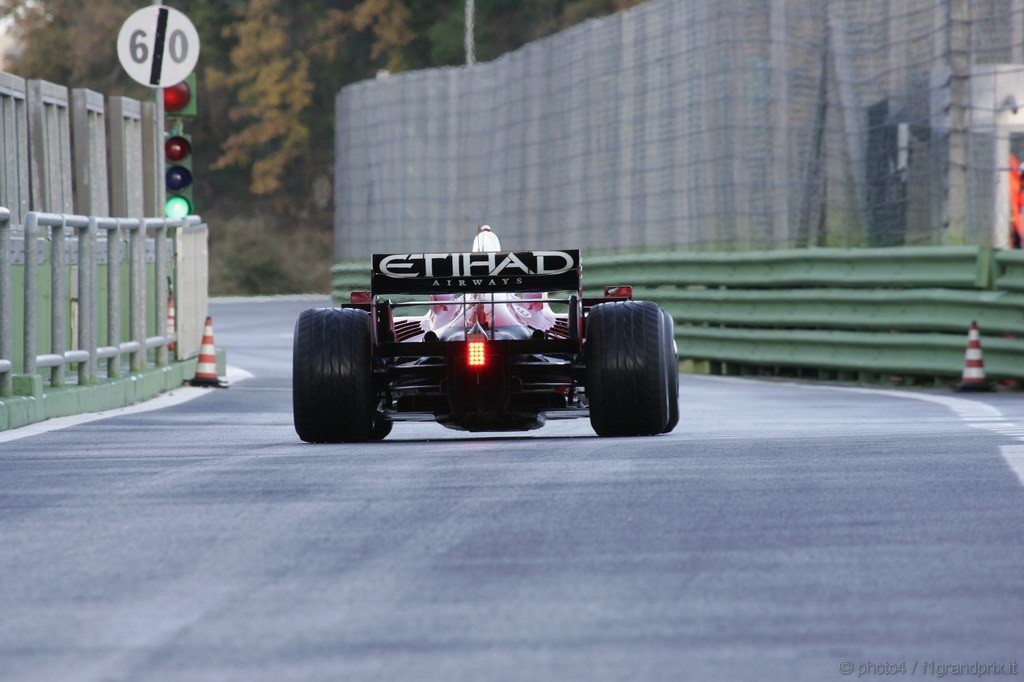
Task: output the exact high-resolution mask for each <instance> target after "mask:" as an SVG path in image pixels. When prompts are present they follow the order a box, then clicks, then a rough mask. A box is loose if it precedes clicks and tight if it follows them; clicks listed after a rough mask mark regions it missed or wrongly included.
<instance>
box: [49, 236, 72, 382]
mask: <svg viewBox="0 0 1024 682" xmlns="http://www.w3.org/2000/svg"><path fill="white" fill-rule="evenodd" d="M66 226H67V222H66V220H61V223H60V225H59V226H57V227H51V228H49V229H50V352H51V353H53V354H54V355H60V356H61V357H63V356H64V351H66V350H67V321H68V318H67V308H66V307H65V299H66V298H67V291H66V287H67V281H66V280H67V278H66V277H65V276H64V243H65V240H64V229H65V227H66ZM50 385H51V386H63V385H64V363H61V364H58V365H56V366H55V367H51V368H50Z"/></svg>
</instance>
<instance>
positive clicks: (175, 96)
mask: <svg viewBox="0 0 1024 682" xmlns="http://www.w3.org/2000/svg"><path fill="white" fill-rule="evenodd" d="M191 99H192V90H190V89H189V87H188V83H186V82H185V81H182V82H180V83H178V84H177V85H172V86H171V87H169V88H164V111H170V112H175V111H181V110H182V109H184V108H185V107H187V106H188V103H189V101H191Z"/></svg>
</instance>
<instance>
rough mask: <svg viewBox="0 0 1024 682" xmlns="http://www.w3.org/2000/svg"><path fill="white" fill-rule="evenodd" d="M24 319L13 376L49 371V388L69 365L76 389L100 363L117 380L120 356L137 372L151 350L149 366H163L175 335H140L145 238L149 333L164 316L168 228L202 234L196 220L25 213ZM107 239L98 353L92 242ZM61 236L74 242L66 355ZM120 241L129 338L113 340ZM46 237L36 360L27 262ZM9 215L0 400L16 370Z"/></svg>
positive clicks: (3, 229) (34, 287) (32, 264)
mask: <svg viewBox="0 0 1024 682" xmlns="http://www.w3.org/2000/svg"><path fill="white" fill-rule="evenodd" d="M23 229H24V238H25V254H26V258H25V264H24V309H23V310H24V319H23V325H22V333H23V335H24V337H23V348H24V357H23V362H22V367H21V368H20V369H21V373H24V374H35V373H37V372H38V371H39V370H41V369H49V371H50V385H51V386H55V387H59V386H63V385H65V379H66V377H65V372H66V368H67V367H68V366H69V365H77V366H78V383H79V384H80V385H87V384H90V383H94V382H95V381H96V378H97V374H98V363H99V361H100V360H105V361H106V362H107V366H106V374H107V377H108V378H116V377H118V376H120V374H121V357H122V356H124V355H129V356H130V369H131V371H132V372H138V371H141V370H143V369H144V368H145V366H146V354H147V351H148V350H151V349H156V354H155V362H156V364H157V365H158V366H159V365H166V364H167V362H168V351H167V345H168V344H169V343H171V342H173V341H175V340H176V335H175V334H164V335H156V336H150V337H147V335H146V315H147V310H146V296H147V291H146V287H147V282H146V280H147V277H146V237H147V235H148V234H149V233H152V234H153V239H154V249H155V277H154V281H155V287H156V291H155V297H154V298H155V310H154V311H153V314H154V316H155V319H156V321H157V323H156V328H157V329H161V328H163V327H162V325H163V321H164V320H165V319H166V316H167V281H168V277H167V275H168V273H167V254H168V253H169V252H168V248H169V247H168V231H169V230H182V231H191V230H203V229H206V228H205V226H204V225H202V224H201V223H200V219H199V218H198V217H197V216H189V217H186V218H182V219H174V220H171V219H166V218H107V217H97V216H80V215H68V214H59V213H40V212H35V211H31V212H29V213H27V214H26V215H25V221H24V226H23ZM101 231H103V232H105V233H106V235H107V256H108V258H107V260H108V263H109V264H110V266H109V267H108V268H107V282H106V285H107V330H106V331H107V333H106V342H107V345H106V346H103V347H99V343H98V340H99V330H98V320H99V315H98V310H99V305H98V298H99V293H98V288H97V270H98V268H97V262H96V257H95V256H96V242H97V237H98V234H99V233H100V232H101ZM69 233H73V234H74V235H75V236H77V238H78V261H77V264H76V265H77V273H78V282H77V283H78V301H79V308H78V338H77V346H78V347H77V348H73V349H68V348H67V347H66V346H67V338H68V309H67V305H66V301H67V299H68V283H67V281H66V279H67V278H66V269H65V267H64V256H63V254H64V247H65V241H66V238H67V236H68V234H69ZM122 234H127V235H128V240H129V241H128V249H129V251H128V259H127V260H128V264H129V284H128V286H129V296H128V316H129V329H130V338H128V339H126V340H124V341H122V340H121V317H120V311H121V299H122V287H121V268H120V267H116V266H115V265H114V264H116V263H120V261H121V252H120V249H121V235H122ZM40 239H48V240H49V244H50V262H51V265H52V267H51V268H50V297H49V300H50V301H51V304H50V311H49V313H50V328H51V335H50V336H51V344H50V352H49V353H44V354H38V353H37V352H36V350H37V347H38V345H37V344H38V326H39V325H38V315H39V310H38V308H39V272H38V270H39V264H38V262H37V259H36V258H35V251H36V244H37V243H38V241H39V240H40ZM10 246H11V221H10V212H9V211H8V210H7V209H5V208H0V396H9V395H11V393H12V379H13V374H14V372H15V370H16V369H18V368H16V367H14V363H13V355H14V352H13V351H14V328H13V322H14V319H13V318H14V306H13V299H12V289H13V287H12V285H11V281H12V271H13V268H12V263H11V248H10Z"/></svg>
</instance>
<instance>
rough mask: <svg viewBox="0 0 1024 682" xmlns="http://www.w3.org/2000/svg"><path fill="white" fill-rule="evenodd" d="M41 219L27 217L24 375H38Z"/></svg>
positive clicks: (33, 215) (29, 214)
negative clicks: (38, 260) (37, 243)
mask: <svg viewBox="0 0 1024 682" xmlns="http://www.w3.org/2000/svg"><path fill="white" fill-rule="evenodd" d="M38 226H39V219H38V216H37V215H36V213H35V212H34V211H29V212H28V213H27V214H26V215H25V329H24V337H23V338H24V349H25V352H24V358H23V359H22V363H21V364H22V367H21V371H22V373H23V374H35V373H36V354H37V353H38V352H39V349H38V348H37V347H36V325H37V322H36V312H37V311H36V303H37V296H38V293H37V292H38V290H39V281H38V280H39V264H38V263H37V262H36V238H37V237H38V236H39V235H38V234H37V233H38V230H39V227H38Z"/></svg>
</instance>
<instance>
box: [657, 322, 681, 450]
mask: <svg viewBox="0 0 1024 682" xmlns="http://www.w3.org/2000/svg"><path fill="white" fill-rule="evenodd" d="M661 314H662V315H664V316H665V329H664V332H665V342H664V346H663V350H664V351H665V358H666V361H665V370H666V372H667V376H668V424H666V425H665V430H664V431H662V433H672V430H673V429H674V428H676V425H677V424H679V356H678V355H677V354H676V325H675V321H674V320H673V319H672V316H671V315H669V314H668V313H667V312H665V311H664V310H662V311H661Z"/></svg>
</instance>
